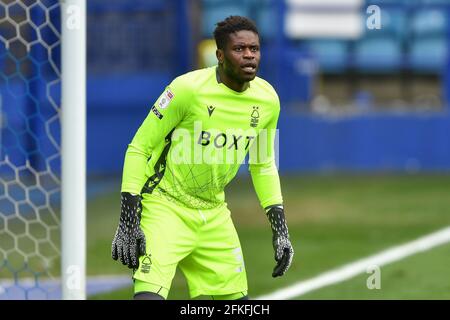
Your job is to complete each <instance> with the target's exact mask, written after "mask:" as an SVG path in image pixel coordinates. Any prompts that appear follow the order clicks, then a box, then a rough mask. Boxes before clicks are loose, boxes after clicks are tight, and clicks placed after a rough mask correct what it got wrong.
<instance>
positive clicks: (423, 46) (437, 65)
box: [409, 36, 448, 73]
mask: <svg viewBox="0 0 450 320" xmlns="http://www.w3.org/2000/svg"><path fill="white" fill-rule="evenodd" d="M447 46H448V45H447V41H446V39H445V37H439V36H436V37H431V38H420V39H417V40H415V41H413V42H412V43H411V46H410V57H409V63H410V66H411V67H412V68H413V69H415V70H417V71H422V72H436V73H443V72H444V71H445V68H446V63H447V62H446V61H447V51H448V50H447Z"/></svg>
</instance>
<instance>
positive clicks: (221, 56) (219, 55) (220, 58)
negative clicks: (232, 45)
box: [216, 49, 224, 64]
mask: <svg viewBox="0 0 450 320" xmlns="http://www.w3.org/2000/svg"><path fill="white" fill-rule="evenodd" d="M216 57H217V61H218V62H219V64H222V63H223V59H224V53H223V50H222V49H217V50H216Z"/></svg>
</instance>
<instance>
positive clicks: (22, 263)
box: [0, 0, 60, 299]
mask: <svg viewBox="0 0 450 320" xmlns="http://www.w3.org/2000/svg"><path fill="white" fill-rule="evenodd" d="M59 30H60V6H59V3H58V1H57V0H40V1H38V0H21V1H15V0H1V2H0V66H1V69H0V143H1V149H0V299H46V298H57V297H59V293H58V290H57V289H56V288H57V285H56V281H55V277H56V276H58V275H59V273H60V271H59V261H60V252H59V251H60V250H59V237H60V236H59V232H60V218H59V214H60V147H59V145H60V144H59V141H60V123H59V105H60V69H59V65H60V63H59V61H60V32H59Z"/></svg>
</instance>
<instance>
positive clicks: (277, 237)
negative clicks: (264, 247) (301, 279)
mask: <svg viewBox="0 0 450 320" xmlns="http://www.w3.org/2000/svg"><path fill="white" fill-rule="evenodd" d="M266 213H267V218H268V219H269V221H270V226H271V228H272V234H273V237H272V241H273V242H272V243H273V249H274V251H275V260H276V261H277V265H276V266H275V268H274V269H273V273H272V277H274V278H275V277H279V276H282V275H283V274H284V273H285V272H286V271H287V270H288V269H289V266H290V265H291V263H292V258H293V256H294V249H293V248H292V245H291V242H290V241H289V232H288V227H287V225H286V218H285V216H284V209H283V206H281V205H279V206H271V207H268V208H266Z"/></svg>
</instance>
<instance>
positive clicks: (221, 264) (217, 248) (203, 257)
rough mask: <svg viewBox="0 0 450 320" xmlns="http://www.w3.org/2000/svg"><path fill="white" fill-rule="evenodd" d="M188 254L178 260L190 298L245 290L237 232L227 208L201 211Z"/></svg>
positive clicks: (245, 278) (243, 267)
mask: <svg viewBox="0 0 450 320" xmlns="http://www.w3.org/2000/svg"><path fill="white" fill-rule="evenodd" d="M202 214H203V215H204V216H205V223H204V224H203V225H202V227H201V228H200V229H199V232H198V242H197V245H196V247H195V249H194V250H193V251H192V253H191V254H190V255H189V256H188V257H186V258H185V259H184V260H183V261H181V262H180V269H181V271H183V273H184V275H185V276H186V279H187V282H188V286H189V292H190V295H191V297H196V296H199V295H211V296H219V295H229V294H234V293H237V292H246V291H247V276H246V271H245V265H244V259H243V255H242V249H241V244H240V241H239V237H238V234H237V232H236V229H235V227H234V224H233V222H232V220H231V217H230V214H229V211H228V209H227V208H226V207H225V208H223V209H221V211H219V212H217V211H215V212H211V211H203V212H202Z"/></svg>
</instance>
